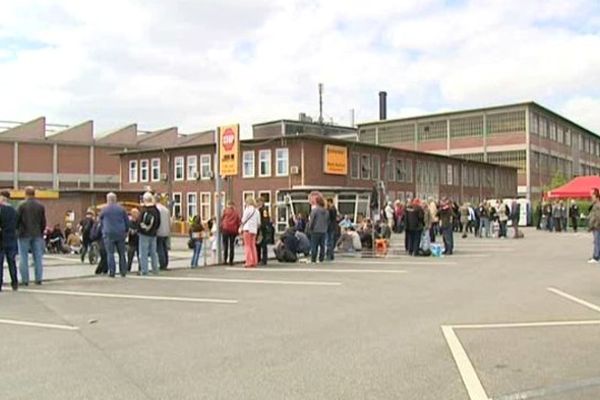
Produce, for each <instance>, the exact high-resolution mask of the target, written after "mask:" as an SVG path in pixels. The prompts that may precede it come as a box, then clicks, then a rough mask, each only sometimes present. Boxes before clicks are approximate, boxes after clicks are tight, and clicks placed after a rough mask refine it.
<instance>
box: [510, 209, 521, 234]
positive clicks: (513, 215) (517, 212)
mask: <svg viewBox="0 0 600 400" xmlns="http://www.w3.org/2000/svg"><path fill="white" fill-rule="evenodd" d="M520 219H521V204H519V202H518V201H517V200H513V201H512V203H511V205H510V220H511V222H512V226H513V232H514V236H513V237H514V238H515V239H518V238H519V236H520V233H519V220H520Z"/></svg>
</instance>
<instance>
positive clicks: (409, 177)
mask: <svg viewBox="0 0 600 400" xmlns="http://www.w3.org/2000/svg"><path fill="white" fill-rule="evenodd" d="M404 180H405V181H406V182H407V183H412V182H413V161H412V160H410V159H406V160H404Z"/></svg>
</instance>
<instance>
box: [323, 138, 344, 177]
mask: <svg viewBox="0 0 600 400" xmlns="http://www.w3.org/2000/svg"><path fill="white" fill-rule="evenodd" d="M323 151H324V155H323V172H325V173H326V174H330V175H348V148H347V147H345V146H334V145H330V144H327V145H325V147H324V150H323Z"/></svg>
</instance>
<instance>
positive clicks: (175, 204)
mask: <svg viewBox="0 0 600 400" xmlns="http://www.w3.org/2000/svg"><path fill="white" fill-rule="evenodd" d="M178 197H179V201H177V200H176V199H177V198H178ZM172 208H173V217H174V218H176V219H177V218H181V217H182V216H183V193H181V192H173V203H172ZM177 210H179V213H178V212H177ZM177 214H179V215H177Z"/></svg>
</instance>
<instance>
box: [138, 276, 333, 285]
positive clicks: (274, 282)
mask: <svg viewBox="0 0 600 400" xmlns="http://www.w3.org/2000/svg"><path fill="white" fill-rule="evenodd" d="M131 278H132V279H140V280H145V281H153V280H164V281H190V282H219V283H251V284H254V283H256V284H265V285H299V286H341V285H342V283H341V282H320V281H278V280H264V279H228V278H194V277H165V276H154V277H141V276H132V277H131Z"/></svg>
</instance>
